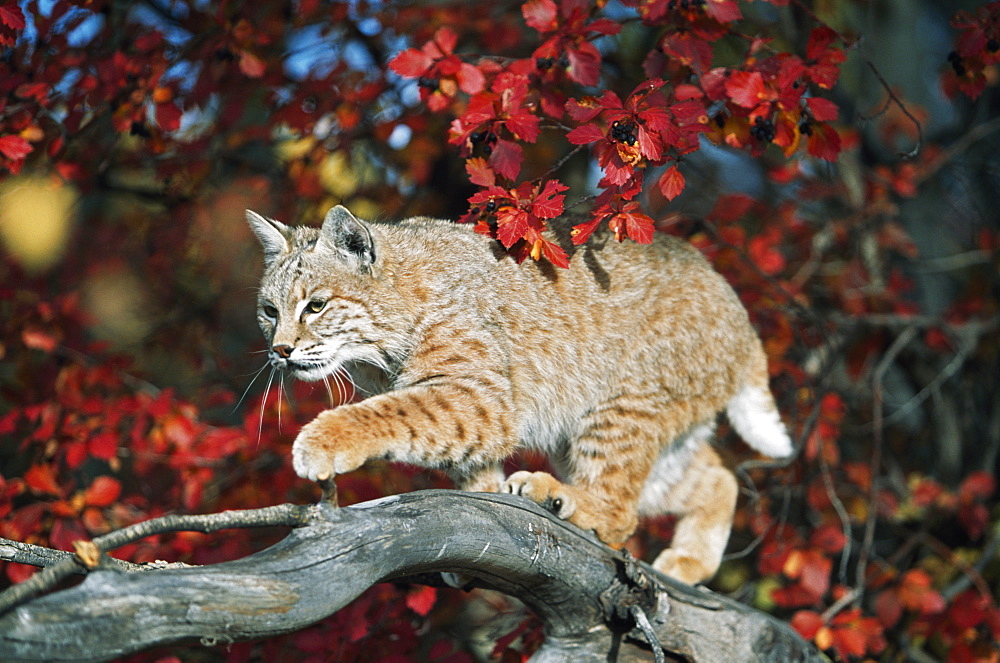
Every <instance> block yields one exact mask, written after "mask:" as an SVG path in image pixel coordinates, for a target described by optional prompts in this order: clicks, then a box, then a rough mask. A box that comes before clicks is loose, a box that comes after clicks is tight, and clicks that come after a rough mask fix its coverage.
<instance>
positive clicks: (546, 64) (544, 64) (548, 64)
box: [535, 58, 556, 71]
mask: <svg viewBox="0 0 1000 663" xmlns="http://www.w3.org/2000/svg"><path fill="white" fill-rule="evenodd" d="M555 63H556V61H555V60H553V59H552V58H538V59H537V60H535V66H536V67H538V68H539V69H541V70H542V71H548V70H549V69H551V68H552V65H554V64H555Z"/></svg>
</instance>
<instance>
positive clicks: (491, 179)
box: [465, 157, 497, 186]
mask: <svg viewBox="0 0 1000 663" xmlns="http://www.w3.org/2000/svg"><path fill="white" fill-rule="evenodd" d="M465 172H467V173H468V174H469V181H470V182H472V183H473V184H476V185H479V186H494V185H495V184H496V183H497V181H496V180H497V178H496V174H495V173H494V172H493V169H492V168H490V167H489V165H488V164H487V163H486V159H484V158H482V157H473V158H472V159H467V160H466V161H465Z"/></svg>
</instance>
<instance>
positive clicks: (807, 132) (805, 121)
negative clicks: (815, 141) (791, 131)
mask: <svg viewBox="0 0 1000 663" xmlns="http://www.w3.org/2000/svg"><path fill="white" fill-rule="evenodd" d="M799 133H800V134H802V135H803V136H812V135H813V127H812V122H810V121H809V118H808V117H804V118H802V119H801V120H799Z"/></svg>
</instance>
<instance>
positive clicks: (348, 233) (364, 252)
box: [320, 205, 375, 266]
mask: <svg viewBox="0 0 1000 663" xmlns="http://www.w3.org/2000/svg"><path fill="white" fill-rule="evenodd" d="M320 237H321V238H322V240H323V241H324V242H325V243H326V244H327V245H329V246H331V247H333V248H335V249H338V250H340V251H343V252H344V253H347V254H349V255H353V256H356V257H357V258H358V259H359V260H360V261H361V264H362V265H365V266H368V265H371V264H372V263H374V262H375V240H374V238H373V237H372V233H371V230H369V229H368V226H366V225H365V224H364V223H363V222H362V221H360V220H358V218H357V217H355V216H354V215H353V214H351V213H350V212H349V211H348V210H347V208H346V207H344V206H342V205H337V206H336V207H332V208H330V211H329V212H327V213H326V218H325V219H323V227H322V228H321V229H320Z"/></svg>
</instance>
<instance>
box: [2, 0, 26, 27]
mask: <svg viewBox="0 0 1000 663" xmlns="http://www.w3.org/2000/svg"><path fill="white" fill-rule="evenodd" d="M0 22H2V23H3V24H4V25H6V26H7V27H8V28H11V29H13V30H23V29H24V12H22V11H21V8H20V7H18V5H17V3H16V2H8V3H5V4H3V5H0Z"/></svg>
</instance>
